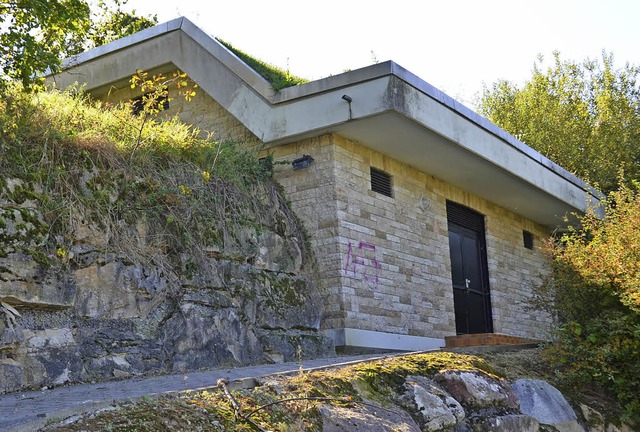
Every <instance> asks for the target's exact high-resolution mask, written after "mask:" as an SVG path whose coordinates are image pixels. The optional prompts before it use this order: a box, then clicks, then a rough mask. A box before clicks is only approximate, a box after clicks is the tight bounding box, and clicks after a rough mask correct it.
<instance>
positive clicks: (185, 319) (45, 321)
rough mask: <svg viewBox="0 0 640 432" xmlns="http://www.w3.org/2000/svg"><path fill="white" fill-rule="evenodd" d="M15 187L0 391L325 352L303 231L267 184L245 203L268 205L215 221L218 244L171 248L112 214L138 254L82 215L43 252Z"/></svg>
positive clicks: (14, 183) (3, 217) (0, 212)
mask: <svg viewBox="0 0 640 432" xmlns="http://www.w3.org/2000/svg"><path fill="white" fill-rule="evenodd" d="M80 177H81V179H82V178H84V177H82V176H80ZM85 177H87V178H89V179H91V178H93V177H91V176H85ZM85 181H86V182H88V180H86V179H85ZM0 186H2V185H1V184H0ZM19 188H23V189H25V190H26V189H27V188H30V189H29V190H30V193H35V192H34V190H35V189H37V188H35V187H34V186H33V185H27V184H25V182H23V181H21V180H19V179H14V180H7V181H6V182H5V185H4V194H3V193H2V192H3V189H2V187H0V204H2V205H1V206H0V240H2V243H0V246H1V247H0V302H2V304H3V305H5V306H6V307H0V393H4V392H10V391H15V390H19V389H24V388H33V387H38V388H39V387H43V386H47V387H50V386H55V385H60V384H64V383H68V382H81V381H92V380H104V379H112V378H122V377H130V376H135V375H140V374H146V373H157V372H178V371H188V370H196V369H203V368H213V367H219V366H236V365H247V364H253V363H260V362H282V361H290V360H295V359H296V358H297V357H298V356H303V357H311V356H313V357H317V356H323V355H327V354H331V353H332V352H333V346H332V345H331V342H330V341H329V340H327V339H326V338H325V337H324V336H323V335H322V334H321V333H320V332H319V325H320V316H321V301H320V293H319V290H318V287H317V286H316V285H315V284H314V283H313V280H312V278H311V277H310V276H309V274H308V273H309V272H307V271H306V270H305V267H304V266H305V257H304V254H303V251H304V249H305V245H304V238H302V236H301V235H300V234H301V229H300V227H299V226H296V222H295V218H293V217H292V215H291V214H290V213H289V212H290V211H289V210H288V208H287V207H286V206H285V205H284V204H283V202H282V197H281V196H280V195H279V194H278V193H276V192H274V191H273V190H269V189H265V190H262V191H258V192H259V193H257V194H256V200H257V201H260V200H262V202H257V203H253V204H252V206H253V208H256V209H266V210H265V211H264V214H261V215H257V216H255V217H254V216H251V217H252V218H253V219H251V220H250V223H246V222H243V223H242V224H239V225H238V226H235V227H233V229H231V227H228V226H225V227H223V228H224V229H220V230H219V231H220V232H221V233H223V234H224V235H221V236H219V238H218V240H219V242H220V244H217V243H215V242H210V243H208V244H207V245H205V246H203V247H202V248H201V249H200V250H196V251H193V250H191V251H182V252H180V253H177V252H176V250H175V249H176V248H175V247H169V246H167V244H166V243H163V241H162V240H157V239H158V238H160V239H161V237H162V235H159V234H158V233H157V232H155V237H153V236H152V235H151V234H152V231H153V229H152V227H151V226H150V225H149V224H148V223H147V222H145V220H144V218H138V219H132V220H129V221H127V222H126V224H125V223H124V222H123V221H118V223H119V224H121V225H122V226H119V228H118V229H119V230H120V232H121V233H122V232H124V233H126V236H121V237H120V238H121V241H126V242H129V243H130V244H131V245H133V246H135V250H136V251H138V252H140V255H136V254H131V253H127V251H128V250H133V249H132V248H129V249H128V250H127V249H122V248H119V247H118V246H119V245H117V244H114V237H113V232H109V230H108V229H105V228H99V227H98V226H97V225H96V224H93V223H91V222H89V221H86V220H85V221H82V218H78V220H79V221H80V223H77V224H76V225H74V229H73V231H72V232H71V233H69V236H70V237H71V239H70V241H68V242H67V243H66V244H67V245H69V246H67V247H66V248H64V249H63V248H60V249H59V250H58V251H57V252H55V254H56V256H55V257H54V258H55V259H51V257H43V256H42V254H41V253H40V252H39V251H40V250H41V249H42V248H39V246H40V245H41V244H42V242H43V241H44V240H43V239H45V238H46V232H47V230H48V227H47V226H46V225H45V224H44V222H43V215H42V214H40V212H39V210H38V208H37V207H36V206H35V205H32V203H30V202H28V201H21V200H15V201H12V199H11V197H12V196H13V195H12V192H16V191H19ZM14 195H15V194H14ZM220 223H221V222H220V221H212V222H211V225H212V226H213V227H215V226H216V224H218V225H220ZM225 236H226V237H225ZM211 237H215V236H213V235H211ZM169 249H172V250H169ZM140 257H143V258H144V259H139V258H140Z"/></svg>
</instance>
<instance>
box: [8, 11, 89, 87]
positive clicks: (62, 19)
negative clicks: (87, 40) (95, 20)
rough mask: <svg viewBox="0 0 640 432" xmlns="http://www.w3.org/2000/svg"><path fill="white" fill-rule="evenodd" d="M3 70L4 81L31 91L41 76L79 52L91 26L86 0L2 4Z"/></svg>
mask: <svg viewBox="0 0 640 432" xmlns="http://www.w3.org/2000/svg"><path fill="white" fill-rule="evenodd" d="M0 20H1V21H2V22H3V23H4V25H3V26H2V30H0V69H1V72H2V78H3V81H6V80H18V81H21V82H22V84H23V85H24V87H25V88H29V87H30V86H31V84H32V83H33V82H34V80H35V78H36V76H37V75H38V74H41V73H43V72H44V71H45V70H46V69H47V68H49V67H55V66H57V65H58V64H59V63H60V57H65V56H67V55H68V54H71V53H74V52H77V50H78V49H80V47H81V46H82V42H83V40H84V36H85V34H86V33H87V31H88V29H89V27H90V25H91V20H90V8H89V6H88V4H87V2H86V1H83V0H9V1H2V2H1V3H0Z"/></svg>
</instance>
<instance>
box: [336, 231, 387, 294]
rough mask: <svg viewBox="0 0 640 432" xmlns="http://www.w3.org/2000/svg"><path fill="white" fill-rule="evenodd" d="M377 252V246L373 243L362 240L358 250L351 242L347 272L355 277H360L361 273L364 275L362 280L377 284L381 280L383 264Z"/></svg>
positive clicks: (346, 261)
mask: <svg viewBox="0 0 640 432" xmlns="http://www.w3.org/2000/svg"><path fill="white" fill-rule="evenodd" d="M375 252H376V246H375V245H373V244H371V243H367V242H365V241H360V242H359V243H358V248H357V250H356V249H355V248H354V245H353V244H352V243H351V242H349V248H348V251H347V258H346V260H345V265H344V272H345V274H347V275H348V274H349V273H351V275H352V276H353V277H358V275H359V274H360V275H362V280H364V281H366V282H368V283H370V284H372V285H374V286H377V285H378V282H379V277H378V275H379V274H380V269H381V268H382V265H381V263H380V262H379V261H378V260H377V259H376V258H375ZM372 255H373V256H372Z"/></svg>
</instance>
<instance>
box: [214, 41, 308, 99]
mask: <svg viewBox="0 0 640 432" xmlns="http://www.w3.org/2000/svg"><path fill="white" fill-rule="evenodd" d="M216 40H217V41H218V42H220V43H221V44H222V45H224V46H225V47H226V48H227V49H228V50H229V51H231V52H232V53H234V54H235V55H236V56H238V58H240V60H242V61H243V62H245V63H246V64H247V65H248V66H249V67H250V68H251V69H253V70H254V71H256V72H257V73H258V74H260V76H262V77H263V78H264V79H266V80H267V81H269V83H270V84H271V86H272V87H273V89H274V90H275V91H278V90H281V89H283V88H285V87H292V86H296V85H300V84H304V83H307V82H309V80H308V79H306V78H300V77H297V76H295V75H291V74H290V73H289V71H288V70H284V69H281V68H279V67H277V66H273V65H271V64H269V63H266V62H264V61H262V60H259V59H257V58H255V57H252V56H250V55H249V54H247V53H245V52H243V51H240V50H239V49H237V48H235V47H234V46H233V45H231V44H230V43H228V42H225V41H223V40H222V39H220V38H216Z"/></svg>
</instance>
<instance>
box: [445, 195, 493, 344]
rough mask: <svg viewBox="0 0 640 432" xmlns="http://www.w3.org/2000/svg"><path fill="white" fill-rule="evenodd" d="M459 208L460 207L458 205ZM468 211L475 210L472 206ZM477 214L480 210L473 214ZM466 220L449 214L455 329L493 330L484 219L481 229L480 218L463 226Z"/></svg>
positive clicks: (464, 330) (471, 331)
mask: <svg viewBox="0 0 640 432" xmlns="http://www.w3.org/2000/svg"><path fill="white" fill-rule="evenodd" d="M458 207H459V206H458ZM448 208H449V206H448ZM456 210H457V211H458V212H459V211H460V209H459V208H458V209H456ZM464 210H466V209H464ZM468 211H469V212H472V210H470V209H469V210H468ZM474 213H475V212H474ZM449 215H451V213H449ZM477 215H479V214H477V213H476V214H475V215H471V216H474V217H477ZM479 216H480V217H482V216H481V215H479ZM452 219H454V220H455V222H454V221H452ZM465 220H466V219H464V218H459V217H456V216H454V217H453V218H451V217H450V218H449V253H450V256H451V279H452V282H453V301H454V308H455V315H456V332H457V333H458V334H470V333H490V332H492V331H493V325H492V319H491V300H490V294H489V280H488V277H487V275H488V273H487V264H486V262H487V261H486V252H485V245H484V220H482V224H481V227H482V231H480V230H479V229H478V228H480V226H479V224H478V223H477V220H476V221H475V222H474V221H469V223H467V224H466V225H467V226H464V225H463V224H464V222H465Z"/></svg>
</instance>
